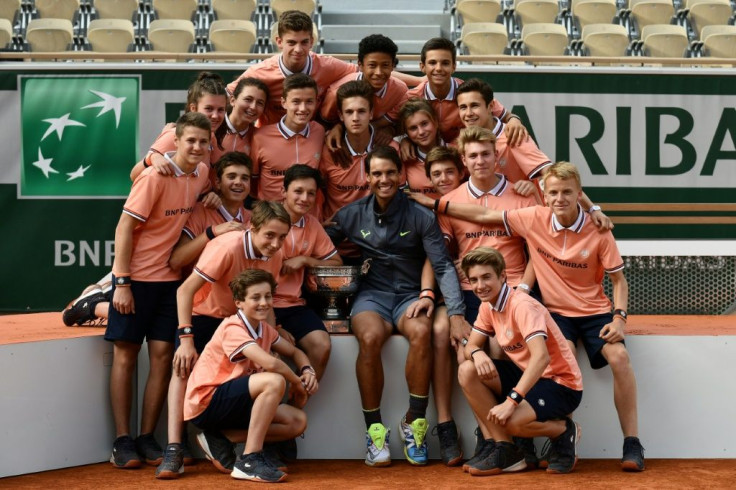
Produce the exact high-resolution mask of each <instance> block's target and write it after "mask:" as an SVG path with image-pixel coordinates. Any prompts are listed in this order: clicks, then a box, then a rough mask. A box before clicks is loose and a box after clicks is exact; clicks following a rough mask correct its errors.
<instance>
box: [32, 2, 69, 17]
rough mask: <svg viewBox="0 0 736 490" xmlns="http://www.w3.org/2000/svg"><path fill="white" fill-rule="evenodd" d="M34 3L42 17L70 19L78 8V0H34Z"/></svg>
mask: <svg viewBox="0 0 736 490" xmlns="http://www.w3.org/2000/svg"><path fill="white" fill-rule="evenodd" d="M35 5H36V10H38V13H39V14H41V18H42V19H66V20H69V21H71V20H72V19H73V18H74V13H75V12H76V11H77V10H78V9H79V0H36V3H35Z"/></svg>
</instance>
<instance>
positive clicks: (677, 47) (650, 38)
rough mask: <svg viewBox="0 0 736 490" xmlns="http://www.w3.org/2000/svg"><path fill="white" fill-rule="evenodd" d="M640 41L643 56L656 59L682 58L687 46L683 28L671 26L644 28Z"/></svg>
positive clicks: (685, 33) (657, 25) (660, 25)
mask: <svg viewBox="0 0 736 490" xmlns="http://www.w3.org/2000/svg"><path fill="white" fill-rule="evenodd" d="M641 40H642V42H643V45H644V50H645V51H644V52H645V54H646V55H647V56H653V57H657V58H682V57H684V56H685V51H686V50H687V48H688V44H689V43H688V39H687V32H686V31H685V28H684V27H682V26H677V25H672V24H656V25H648V26H645V27H644V28H643V29H642V30H641Z"/></svg>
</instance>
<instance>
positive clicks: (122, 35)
mask: <svg viewBox="0 0 736 490" xmlns="http://www.w3.org/2000/svg"><path fill="white" fill-rule="evenodd" d="M134 37H135V35H134V32H133V23H132V22H131V21H129V20H126V19H96V20H93V21H92V22H90V23H89V29H88V30H87V39H88V40H89V43H90V45H91V46H92V51H98V52H100V53H125V52H126V51H128V46H129V45H130V44H131V43H132V42H133V40H134Z"/></svg>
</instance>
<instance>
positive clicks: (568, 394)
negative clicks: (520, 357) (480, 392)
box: [493, 359, 583, 422]
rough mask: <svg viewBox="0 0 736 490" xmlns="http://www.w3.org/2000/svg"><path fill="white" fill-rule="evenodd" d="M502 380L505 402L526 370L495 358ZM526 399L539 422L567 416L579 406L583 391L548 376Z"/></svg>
mask: <svg viewBox="0 0 736 490" xmlns="http://www.w3.org/2000/svg"><path fill="white" fill-rule="evenodd" d="M493 364H494V365H495V366H496V370H497V371H498V377H499V379H500V380H501V393H500V394H499V398H501V397H503V399H499V403H503V401H504V400H505V399H506V394H508V393H509V392H510V391H511V390H512V389H513V388H514V387H515V386H516V385H517V384H518V383H519V380H520V379H521V375H522V374H524V372H523V371H522V370H521V369H520V368H519V366H517V365H516V364H514V363H513V362H512V361H504V360H496V359H494V360H493ZM524 399H525V400H526V401H527V402H528V403H529V405H531V406H532V409H533V410H534V413H536V414H537V420H538V421H539V422H545V421H547V420H555V419H561V418H564V417H567V415H568V414H571V413H573V412H574V411H575V409H576V408H578V405H580V401H581V400H582V399H583V392H582V391H578V390H573V389H571V388H568V387H567V386H562V385H561V384H559V383H555V382H554V381H552V380H551V379H548V378H539V380H538V381H537V383H536V384H535V385H534V386H532V389H531V390H529V393H527V394H526V396H525V397H524Z"/></svg>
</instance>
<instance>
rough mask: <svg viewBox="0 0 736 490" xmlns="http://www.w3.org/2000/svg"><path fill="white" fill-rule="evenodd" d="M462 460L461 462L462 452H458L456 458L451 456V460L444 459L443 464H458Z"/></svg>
mask: <svg viewBox="0 0 736 490" xmlns="http://www.w3.org/2000/svg"><path fill="white" fill-rule="evenodd" d="M462 462H463V454H462V453H460V456H458V457H457V458H452V459H451V460H449V461H445V462H444V463H445V466H449V467H453V466H459V465H460V463H462Z"/></svg>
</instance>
